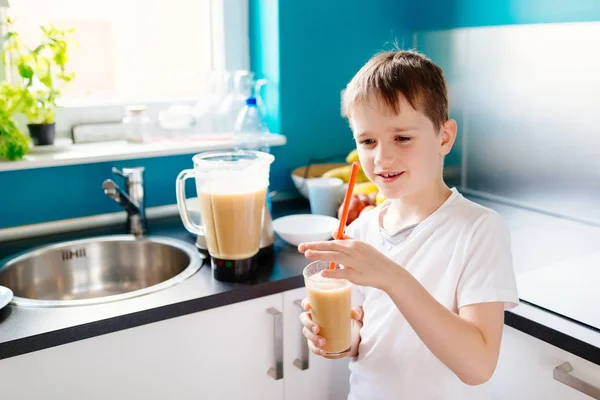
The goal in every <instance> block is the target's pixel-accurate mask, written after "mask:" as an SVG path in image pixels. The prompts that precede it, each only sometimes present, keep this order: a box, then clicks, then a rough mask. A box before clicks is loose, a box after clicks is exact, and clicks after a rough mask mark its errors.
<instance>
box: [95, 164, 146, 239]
mask: <svg viewBox="0 0 600 400" xmlns="http://www.w3.org/2000/svg"><path fill="white" fill-rule="evenodd" d="M112 172H113V174H116V175H119V176H122V177H123V178H125V185H126V187H127V193H124V192H123V191H122V190H121V189H120V188H119V187H118V186H117V184H116V183H115V182H114V181H113V180H112V179H107V180H105V181H104V182H103V183H102V189H104V194H106V195H107V196H108V197H110V198H111V199H113V200H114V201H115V202H116V203H118V204H120V205H121V206H123V208H124V209H125V211H126V212H127V228H128V230H129V233H131V234H132V235H135V236H136V237H142V236H144V234H145V233H146V232H147V231H148V226H147V222H146V205H145V202H144V167H136V168H123V171H121V170H119V169H117V168H113V169H112Z"/></svg>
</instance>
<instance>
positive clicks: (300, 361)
mask: <svg viewBox="0 0 600 400" xmlns="http://www.w3.org/2000/svg"><path fill="white" fill-rule="evenodd" d="M294 304H295V305H297V306H298V307H300V310H302V311H304V309H303V308H302V300H295V301H294ZM300 346H301V349H302V350H301V355H300V357H301V358H296V359H295V360H294V365H295V366H296V368H298V369H299V370H300V371H304V370H306V369H308V342H307V341H306V338H304V336H302V335H300Z"/></svg>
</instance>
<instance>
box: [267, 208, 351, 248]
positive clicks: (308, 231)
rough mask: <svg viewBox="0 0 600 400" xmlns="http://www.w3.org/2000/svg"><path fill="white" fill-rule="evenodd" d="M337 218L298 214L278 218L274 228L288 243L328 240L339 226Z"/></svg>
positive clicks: (274, 222)
mask: <svg viewBox="0 0 600 400" xmlns="http://www.w3.org/2000/svg"><path fill="white" fill-rule="evenodd" d="M339 224H340V221H339V220H338V219H337V218H333V217H328V216H326V215H315V214H296V215H288V216H286V217H281V218H277V219H276V220H275V221H273V230H274V231H275V233H277V235H279V237H281V238H282V239H283V240H285V241H286V242H287V243H289V244H291V245H293V246H298V245H299V244H300V243H303V242H315V241H320V240H328V239H330V238H331V233H332V232H333V231H335V230H336V229H337V228H338V227H339Z"/></svg>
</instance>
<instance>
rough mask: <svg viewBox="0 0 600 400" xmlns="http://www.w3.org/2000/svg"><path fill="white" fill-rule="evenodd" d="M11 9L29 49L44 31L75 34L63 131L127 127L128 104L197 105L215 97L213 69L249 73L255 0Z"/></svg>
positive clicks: (76, 0) (122, 0)
mask: <svg viewBox="0 0 600 400" xmlns="http://www.w3.org/2000/svg"><path fill="white" fill-rule="evenodd" d="M9 3H10V6H9V8H8V9H7V10H6V11H7V14H8V16H10V17H11V18H12V19H13V20H14V29H15V30H17V31H18V32H19V33H20V34H21V36H22V38H23V40H24V41H25V42H29V43H35V42H36V41H37V40H39V36H40V28H39V27H40V25H43V24H48V23H52V24H54V25H55V26H56V27H58V28H68V27H73V28H75V33H74V34H73V37H74V39H75V41H76V42H77V45H76V46H74V47H73V50H72V52H71V59H70V61H69V66H70V69H71V70H72V71H74V72H75V73H76V77H75V80H73V81H72V82H71V83H70V84H69V86H68V87H67V88H66V90H65V91H64V93H63V96H62V99H61V100H62V103H63V104H64V106H65V109H63V110H58V113H57V124H58V125H62V126H58V128H59V129H60V130H62V131H64V130H67V129H70V125H71V123H72V122H73V121H77V122H85V121H86V120H89V121H94V122H96V121H98V120H119V119H120V118H121V117H122V113H123V108H122V107H121V106H123V105H126V104H131V103H145V104H153V105H156V106H158V107H162V106H163V105H165V106H166V105H167V104H169V103H172V102H177V101H184V100H188V101H195V100H197V99H198V98H199V97H200V96H202V95H203V94H206V93H207V92H208V90H210V84H209V79H208V77H209V76H210V72H211V70H213V69H230V70H236V69H248V68H249V54H248V20H247V19H248V10H247V8H248V5H247V0H101V1H98V0H10V2H9ZM111 106H112V107H111ZM114 106H117V107H114ZM82 109H84V110H82ZM67 125H68V126H67Z"/></svg>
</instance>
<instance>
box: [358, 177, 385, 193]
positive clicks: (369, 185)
mask: <svg viewBox="0 0 600 400" xmlns="http://www.w3.org/2000/svg"><path fill="white" fill-rule="evenodd" d="M357 179H358V176H357ZM378 191H379V189H377V186H375V184H374V183H373V182H362V183H357V184H356V185H354V190H353V191H352V194H361V193H363V194H371V193H376V192H378Z"/></svg>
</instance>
